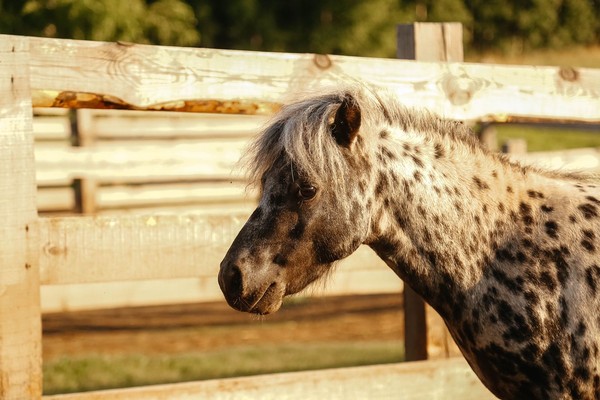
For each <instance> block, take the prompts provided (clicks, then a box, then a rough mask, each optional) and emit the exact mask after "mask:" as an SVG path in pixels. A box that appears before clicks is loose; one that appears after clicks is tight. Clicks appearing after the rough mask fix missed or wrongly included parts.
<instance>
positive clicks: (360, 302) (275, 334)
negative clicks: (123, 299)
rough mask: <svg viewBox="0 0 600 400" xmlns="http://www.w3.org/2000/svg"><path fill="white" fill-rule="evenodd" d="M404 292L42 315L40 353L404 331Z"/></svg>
mask: <svg viewBox="0 0 600 400" xmlns="http://www.w3.org/2000/svg"><path fill="white" fill-rule="evenodd" d="M403 325H404V323H403V315H402V296H401V295H400V294H392V295H389V294H388V295H368V296H344V297H328V298H312V299H298V300H295V301H292V302H289V303H287V304H285V305H284V307H283V308H282V309H281V310H280V311H279V312H277V313H275V314H273V315H270V316H266V317H256V316H252V315H249V314H245V313H240V312H237V311H234V310H232V309H230V308H229V306H228V305H227V304H226V303H225V302H224V301H222V302H215V303H202V304H186V305H169V306H157V307H135V308H125V309H114V310H100V311H85V312H71V313H58V314H47V315H44V316H43V320H42V327H43V341H42V344H43V353H44V354H43V357H44V361H50V360H53V359H55V358H57V357H61V356H77V355H83V354H92V353H96V354H119V353H144V354H152V353H180V352H181V353H183V352H190V351H206V350H216V349H219V348H224V347H233V346H241V345H251V344H266V343H274V344H275V343H276V344H281V343H291V342H294V343H299V342H326V341H346V340H347V341H355V340H393V339H401V338H402V337H404V326H403Z"/></svg>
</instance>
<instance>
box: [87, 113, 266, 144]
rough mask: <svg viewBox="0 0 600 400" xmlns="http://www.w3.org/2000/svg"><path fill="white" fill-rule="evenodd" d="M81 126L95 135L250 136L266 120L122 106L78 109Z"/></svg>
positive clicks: (194, 137) (116, 137) (170, 137)
mask: <svg viewBox="0 0 600 400" xmlns="http://www.w3.org/2000/svg"><path fill="white" fill-rule="evenodd" d="M86 114H87V115H88V117H85V121H86V122H87V124H81V125H80V126H79V127H80V129H81V130H84V131H89V132H92V133H90V135H92V136H94V137H95V138H96V139H98V140H101V139H132V138H135V139H156V138H161V139H177V138H186V139H198V138H225V137H229V138H237V137H243V138H250V137H252V136H254V135H255V134H256V133H257V132H258V130H259V129H260V128H261V127H262V126H263V125H264V124H265V123H266V121H267V119H268V118H267V117H265V116H261V115H226V114H193V113H183V112H166V111H156V112H146V111H129V110H128V111H123V110H78V111H77V116H78V119H79V118H81V117H83V116H84V115H86Z"/></svg>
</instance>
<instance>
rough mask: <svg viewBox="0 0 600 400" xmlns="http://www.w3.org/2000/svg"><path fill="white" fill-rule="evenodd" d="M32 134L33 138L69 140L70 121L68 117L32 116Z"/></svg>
mask: <svg viewBox="0 0 600 400" xmlns="http://www.w3.org/2000/svg"><path fill="white" fill-rule="evenodd" d="M33 134H34V136H35V140H62V141H65V142H68V141H69V136H70V135H71V122H70V121H69V118H68V117H65V116H59V117H48V116H36V117H34V118H33Z"/></svg>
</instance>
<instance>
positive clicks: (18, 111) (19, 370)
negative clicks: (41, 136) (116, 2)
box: [0, 37, 42, 400]
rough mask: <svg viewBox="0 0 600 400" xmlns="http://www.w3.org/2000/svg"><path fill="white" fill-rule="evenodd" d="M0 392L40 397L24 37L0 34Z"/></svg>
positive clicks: (17, 396)
mask: <svg viewBox="0 0 600 400" xmlns="http://www.w3.org/2000/svg"><path fill="white" fill-rule="evenodd" d="M0 60H2V61H1V62H0V93H2V96H0V116H1V117H0V204H1V207H0V221H2V223H1V224H0V398H1V399H6V400H12V399H15V400H16V399H37V398H40V397H41V390H42V388H41V386H42V375H41V365H42V356H41V343H42V342H41V339H42V338H41V334H42V330H41V315H40V299H39V265H38V260H37V251H38V243H37V229H36V219H37V215H36V204H35V193H36V186H35V164H34V160H33V128H32V121H31V120H32V109H31V94H30V89H29V74H28V73H29V69H28V68H27V66H28V63H29V48H28V41H27V40H26V39H24V38H17V37H11V38H5V40H0Z"/></svg>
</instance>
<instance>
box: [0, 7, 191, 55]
mask: <svg viewBox="0 0 600 400" xmlns="http://www.w3.org/2000/svg"><path fill="white" fill-rule="evenodd" d="M17 4H18V5H17ZM0 16H1V17H0V31H1V32H5V33H13V34H22V35H33V36H48V37H62V38H72V39H89V40H110V41H114V40H123V41H132V42H137V43H160V44H170V45H195V44H198V43H199V41H200V36H199V34H198V32H197V31H196V27H195V24H196V19H195V16H194V11H193V10H192V8H191V7H190V6H189V5H188V4H186V3H185V2H184V1H182V0H158V1H153V2H151V3H146V2H145V1H144V0H129V1H121V0H103V1H97V0H27V1H25V2H17V1H12V2H7V1H3V2H0Z"/></svg>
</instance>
